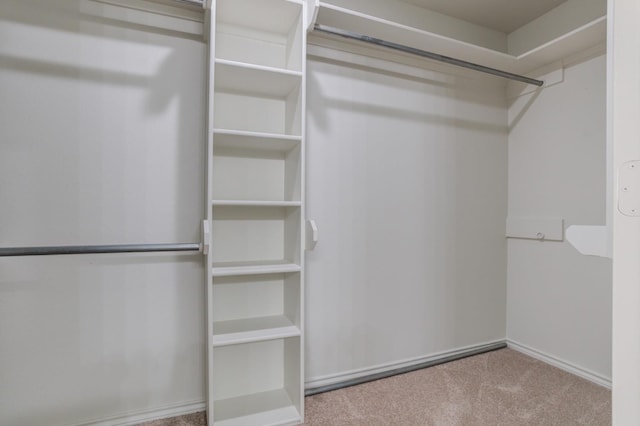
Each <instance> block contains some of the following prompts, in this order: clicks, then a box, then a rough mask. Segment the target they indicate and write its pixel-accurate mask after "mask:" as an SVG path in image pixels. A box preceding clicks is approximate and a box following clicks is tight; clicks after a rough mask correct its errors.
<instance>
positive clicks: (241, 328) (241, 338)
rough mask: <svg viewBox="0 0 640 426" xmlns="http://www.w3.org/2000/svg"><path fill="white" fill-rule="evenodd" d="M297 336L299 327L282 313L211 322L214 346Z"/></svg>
mask: <svg viewBox="0 0 640 426" xmlns="http://www.w3.org/2000/svg"><path fill="white" fill-rule="evenodd" d="M297 336H300V329H299V328H298V327H297V326H296V325H295V324H293V323H292V322H291V320H290V319H289V318H287V317H285V316H284V315H276V316H270V317H258V318H246V319H240V320H233V321H216V322H214V323H213V346H214V347H218V346H228V345H237V344H241V343H253V342H262V341H265V340H275V339H284V338H287V337H297Z"/></svg>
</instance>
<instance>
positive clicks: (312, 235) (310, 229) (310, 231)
mask: <svg viewBox="0 0 640 426" xmlns="http://www.w3.org/2000/svg"><path fill="white" fill-rule="evenodd" d="M317 244H318V225H317V224H316V221H315V220H313V219H309V220H307V242H306V248H307V250H313V249H314V248H316V245H317Z"/></svg>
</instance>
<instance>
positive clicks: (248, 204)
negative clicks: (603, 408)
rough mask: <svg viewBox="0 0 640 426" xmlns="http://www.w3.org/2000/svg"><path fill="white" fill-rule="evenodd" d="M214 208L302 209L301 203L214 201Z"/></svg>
mask: <svg viewBox="0 0 640 426" xmlns="http://www.w3.org/2000/svg"><path fill="white" fill-rule="evenodd" d="M213 205H214V206H232V207H300V206H302V202H300V201H254V200H213Z"/></svg>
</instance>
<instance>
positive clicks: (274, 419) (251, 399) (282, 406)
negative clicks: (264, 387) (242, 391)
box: [214, 389, 302, 426]
mask: <svg viewBox="0 0 640 426" xmlns="http://www.w3.org/2000/svg"><path fill="white" fill-rule="evenodd" d="M214 412H215V416H216V422H215V424H216V426H245V425H256V424H270V425H271V424H296V423H300V422H301V421H302V419H301V418H300V413H299V412H298V410H297V409H296V407H295V405H294V404H293V402H292V401H291V398H290V397H289V394H288V393H287V391H286V390H284V389H277V390H272V391H267V392H260V393H255V394H250V395H243V396H239V397H236V398H229V399H223V400H220V401H216V402H215V403H214Z"/></svg>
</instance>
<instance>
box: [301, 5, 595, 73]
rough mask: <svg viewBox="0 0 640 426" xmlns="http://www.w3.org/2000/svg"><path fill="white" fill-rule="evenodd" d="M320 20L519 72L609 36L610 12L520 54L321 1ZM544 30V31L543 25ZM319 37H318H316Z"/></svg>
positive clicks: (383, 38)
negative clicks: (607, 31) (494, 48)
mask: <svg viewBox="0 0 640 426" xmlns="http://www.w3.org/2000/svg"><path fill="white" fill-rule="evenodd" d="M316 23H318V24H321V25H326V26H330V27H335V28H340V29H344V30H348V31H352V32H356V33H359V34H363V35H367V36H371V37H375V38H379V39H382V40H386V41H390V42H393V43H397V44H402V45H405V46H409V47H413V48H417V49H422V50H428V51H430V52H434V53H437V54H440V55H445V56H451V57H454V58H458V59H462V60H465V61H468V62H474V63H477V64H480V65H484V66H487V67H491V68H497V69H500V70H504V71H508V72H512V73H516V74H524V73H527V72H530V71H533V70H535V69H537V68H541V67H543V66H544V65H547V64H550V63H554V62H557V61H561V60H562V59H563V58H566V57H568V56H570V55H572V54H574V53H577V52H580V51H582V50H585V49H587V48H589V47H592V46H595V45H597V44H599V43H601V42H603V41H604V40H605V39H606V16H599V17H597V18H595V19H591V20H589V22H587V23H585V24H583V25H581V26H579V27H577V28H574V29H571V30H569V31H567V32H566V33H565V34H562V35H561V36H558V37H556V38H554V39H552V40H550V41H548V42H545V43H543V44H542V45H540V46H538V47H535V48H533V49H530V50H528V51H526V52H524V53H522V54H519V55H512V54H508V53H505V52H502V51H498V50H493V49H490V48H487V47H483V46H478V45H476V44H473V43H469V42H466V41H461V40H458V39H455V38H451V37H446V36H443V35H441V34H437V33H434V32H429V31H427V30H425V29H421V28H416V27H412V26H409V25H405V24H403V23H399V22H395V21H391V20H387V19H383V18H380V17H377V16H372V15H369V14H366V13H362V12H359V11H355V10H351V9H348V8H344V7H341V6H336V5H333V4H329V3H324V2H320V3H319V10H318V14H317V20H316ZM541 31H543V26H542V25H541ZM314 34H315V33H314ZM316 36H317V37H323V38H326V37H331V38H335V36H326V35H321V34H320V33H318V34H317V35H316ZM339 39H340V40H344V39H342V38H339ZM316 40H318V39H317V38H316ZM347 43H351V44H354V43H358V42H353V41H351V42H347ZM358 44H361V43H358Z"/></svg>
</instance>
